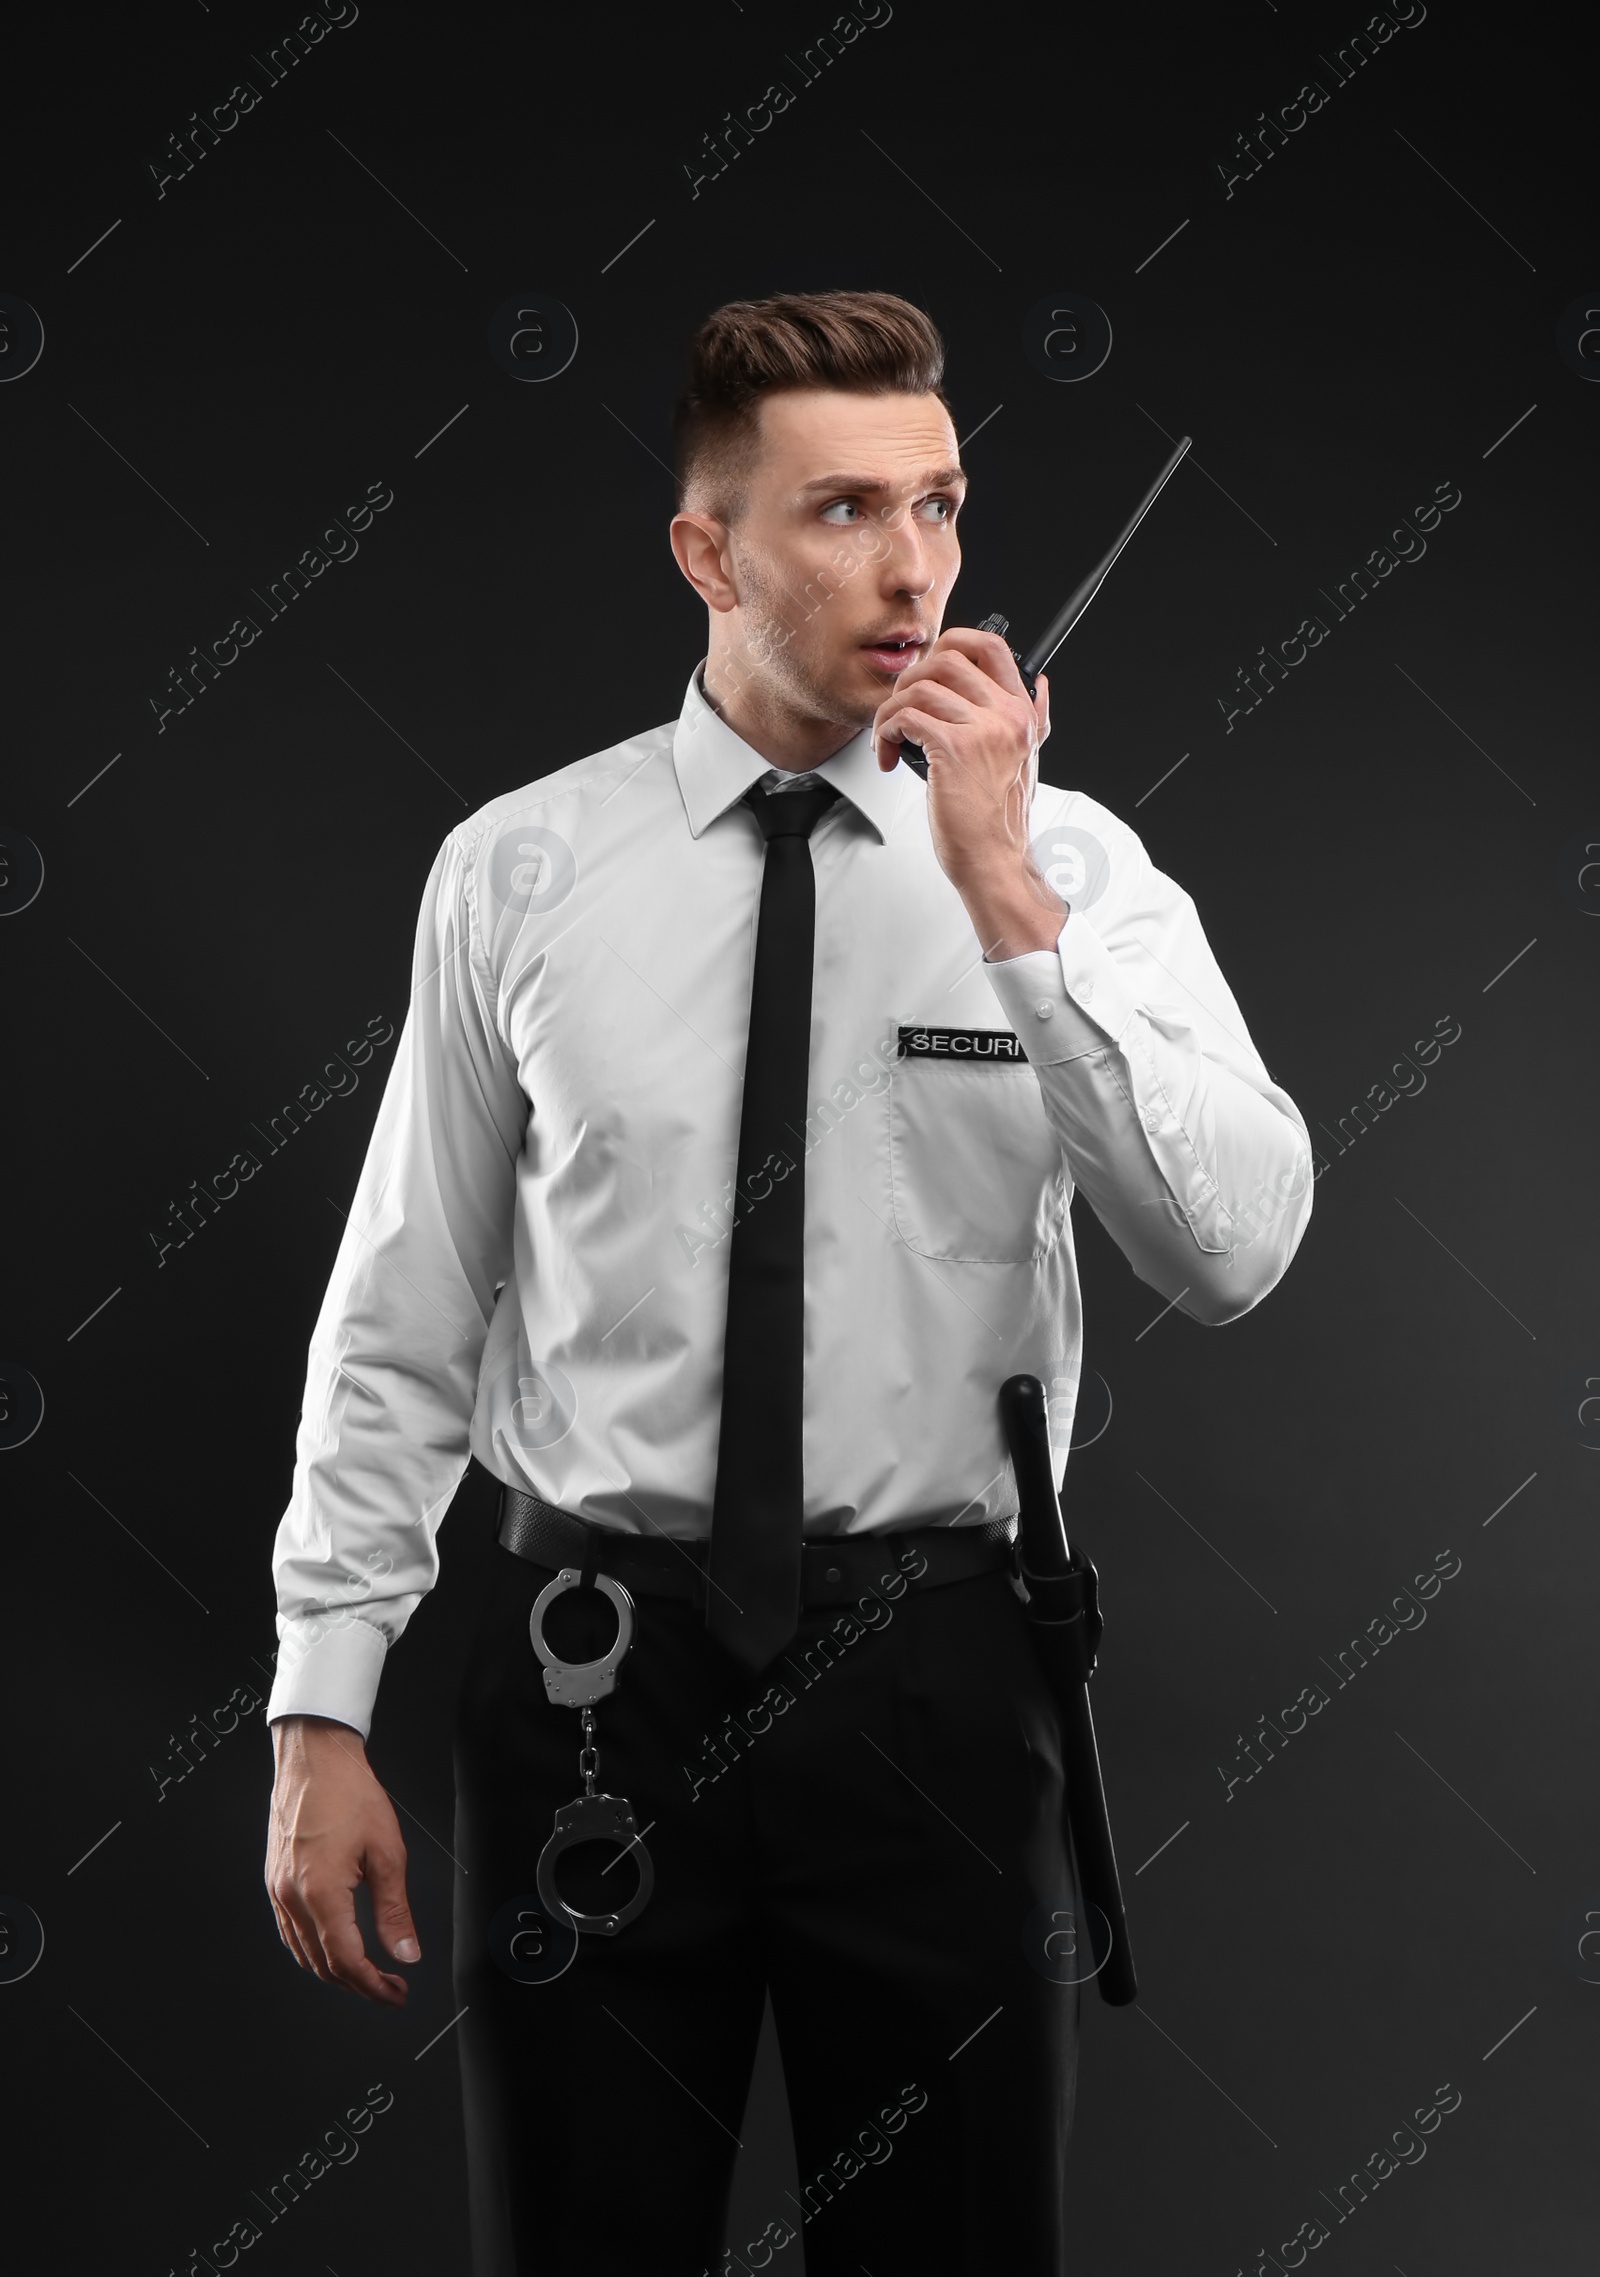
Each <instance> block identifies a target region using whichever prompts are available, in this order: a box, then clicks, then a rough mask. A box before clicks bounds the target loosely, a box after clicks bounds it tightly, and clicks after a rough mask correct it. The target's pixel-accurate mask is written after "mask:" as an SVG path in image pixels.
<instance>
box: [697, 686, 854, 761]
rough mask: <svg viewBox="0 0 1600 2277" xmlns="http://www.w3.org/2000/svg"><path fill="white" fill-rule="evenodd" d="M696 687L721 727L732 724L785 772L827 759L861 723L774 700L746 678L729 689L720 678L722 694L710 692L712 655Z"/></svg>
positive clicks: (755, 748) (766, 758)
mask: <svg viewBox="0 0 1600 2277" xmlns="http://www.w3.org/2000/svg"><path fill="white" fill-rule="evenodd" d="M699 685H700V693H701V695H702V696H704V698H705V700H706V702H707V703H708V704H709V705H710V706H711V709H712V710H713V711H714V712H715V713H716V715H717V717H718V719H720V720H721V721H722V723H723V725H724V726H725V727H730V728H732V730H733V732H734V734H735V735H736V736H738V737H739V739H740V741H741V742H743V743H748V744H749V746H750V748H751V750H752V751H759V752H760V754H761V756H762V758H763V759H765V760H766V762H767V764H768V765H769V766H771V767H781V768H783V769H784V770H785V771H786V772H787V773H791V774H803V773H805V772H807V771H808V770H809V769H810V768H813V767H820V766H821V764H822V762H823V760H824V759H831V758H832V757H833V755H834V753H835V752H836V751H842V750H843V749H844V747H845V745H846V744H847V743H849V742H851V741H852V740H853V739H854V738H855V737H856V736H858V735H859V734H860V733H861V729H862V728H863V727H865V726H866V725H867V722H866V721H865V720H863V721H862V722H861V723H860V725H859V726H855V727H851V726H848V725H843V724H841V723H840V722H839V721H838V720H830V719H818V718H816V717H815V716H814V715H811V714H806V713H801V712H795V711H791V710H789V709H788V708H787V707H785V706H784V705H782V704H781V703H780V702H778V701H777V700H776V699H775V698H774V697H773V696H772V695H771V694H770V692H769V691H767V690H765V689H757V688H752V687H751V685H750V684H749V682H748V681H746V683H745V684H744V686H743V687H740V688H736V689H731V690H730V689H729V687H728V685H727V681H726V679H725V678H724V679H723V680H722V682H721V686H722V691H723V692H722V694H721V695H720V696H719V695H717V694H716V693H714V691H715V689H716V688H717V686H718V673H717V665H716V659H715V658H714V657H712V658H709V659H708V660H707V663H706V666H705V668H704V669H703V670H702V671H701V673H700V681H699Z"/></svg>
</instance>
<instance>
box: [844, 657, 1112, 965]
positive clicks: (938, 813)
mask: <svg viewBox="0 0 1600 2277" xmlns="http://www.w3.org/2000/svg"><path fill="white" fill-rule="evenodd" d="M1049 733H1050V683H1049V681H1048V680H1047V679H1046V678H1045V677H1044V675H1043V673H1041V674H1040V675H1039V679H1038V683H1037V692H1036V694H1035V696H1034V698H1033V700H1032V702H1031V703H1030V702H1029V700H1028V694H1027V690H1026V689H1025V688H1024V686H1023V684H1022V675H1021V674H1020V673H1019V672H1018V670H1017V666H1016V659H1015V658H1014V657H1013V655H1012V653H1011V651H1010V649H1009V648H1008V647H1007V646H1006V643H1005V642H1004V641H1003V640H1002V639H1001V638H1000V635H999V634H998V633H986V632H976V631H973V630H972V629H970V628H969V627H967V626H964V625H955V626H952V627H951V628H950V629H949V630H948V631H946V632H942V633H941V634H940V635H939V637H938V639H937V640H936V641H934V642H932V643H931V645H930V646H929V647H928V648H927V649H925V650H924V651H923V652H922V653H921V654H920V655H919V656H918V657H917V660H916V662H915V663H914V664H909V665H907V667H906V668H905V670H904V671H903V672H902V673H901V674H900V675H899V677H898V678H897V679H896V681H895V684H894V688H893V690H892V692H891V693H890V694H889V695H888V696H887V697H885V699H884V701H883V702H882V704H880V705H879V707H878V711H877V714H876V716H875V718H874V720H873V723H872V735H873V743H874V747H875V749H876V751H877V754H878V765H879V766H880V767H881V768H882V769H883V770H884V772H885V773H887V772H888V771H889V770H890V769H891V768H893V767H894V766H895V765H897V764H898V759H899V746H900V739H901V737H902V736H909V737H911V738H912V739H913V741H915V742H917V743H919V744H921V746H922V748H923V750H924V751H925V752H926V754H927V758H928V829H929V832H930V835H931V836H932V839H933V850H934V853H935V854H936V855H937V857H938V860H939V866H940V868H941V869H942V870H943V871H944V873H945V875H946V877H947V878H948V879H949V880H950V882H951V884H952V885H953V886H954V887H955V888H956V891H957V892H958V893H959V894H960V896H961V898H962V900H963V901H964V902H965V903H966V906H967V913H968V915H969V916H970V917H971V919H972V924H973V930H974V931H975V932H976V934H977V936H978V939H979V940H980V941H981V942H982V943H983V951H984V955H985V957H986V958H988V959H989V961H990V962H991V963H998V962H1000V961H1001V960H1002V959H1003V958H1006V957H1018V956H1022V955H1024V954H1025V953H1026V952H1027V951H1028V950H1031V949H1053V948H1054V947H1055V945H1056V942H1057V940H1058V939H1059V937H1060V933H1061V928H1062V925H1063V924H1064V923H1065V921H1066V916H1067V907H1066V904H1065V903H1064V902H1063V901H1062V900H1061V898H1060V896H1059V895H1058V894H1056V893H1054V892H1052V890H1051V888H1050V887H1049V886H1048V885H1047V884H1046V883H1045V880H1044V878H1043V876H1042V875H1041V874H1040V871H1039V867H1038V864H1037V863H1036V862H1035V861H1034V859H1033V855H1032V851H1031V843H1030V818H1031V815H1032V811H1033V794H1034V789H1035V787H1036V785H1037V783H1038V779H1039V747H1040V745H1041V744H1042V743H1043V742H1044V739H1045V737H1046V736H1047V735H1048V734H1049Z"/></svg>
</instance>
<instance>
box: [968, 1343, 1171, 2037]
mask: <svg viewBox="0 0 1600 2277" xmlns="http://www.w3.org/2000/svg"><path fill="white" fill-rule="evenodd" d="M1000 1418H1001V1422H1002V1424H1003V1426H1004V1428H1005V1435H1006V1445H1007V1448H1008V1449H1009V1451H1010V1455H1011V1467H1012V1470H1013V1471H1014V1472H1015V1474H1016V1481H1017V1503H1018V1512H1019V1516H1018V1520H1017V1562H1018V1565H1019V1567H1020V1569H1021V1574H1022V1579H1023V1582H1024V1584H1025V1585H1026V1587H1027V1591H1028V1599H1029V1602H1028V1627H1029V1633H1030V1634H1031V1636H1032V1638H1033V1642H1034V1646H1035V1648H1036V1650H1037V1652H1038V1655H1039V1660H1040V1664H1041V1666H1042V1667H1043V1669H1044V1673H1045V1678H1046V1680H1047V1682H1048V1683H1049V1686H1050V1689H1051V1692H1052V1693H1053V1694H1054V1696H1055V1701H1056V1705H1057V1707H1058V1708H1059V1709H1060V1711H1061V1751H1062V1758H1063V1768H1064V1770H1065V1772H1066V1784H1067V1824H1068V1827H1069V1828H1070V1830H1071V1834H1072V1848H1073V1852H1074V1855H1075V1856H1076V1858H1077V1862H1078V1890H1079V1894H1080V1896H1081V1897H1082V1899H1083V1902H1084V1907H1085V1910H1086V1912H1087V1914H1088V1923H1087V1928H1088V1935H1089V1949H1090V1952H1091V1954H1092V1956H1093V1959H1094V1963H1095V1974H1096V1978H1097V1980H1098V1983H1099V1986H1100V1997H1101V1999H1102V2000H1104V2001H1107V2002H1108V2003H1109V2004H1110V2005H1111V2006H1112V2007H1113V2008H1122V2007H1125V2006H1126V2005H1127V2003H1128V2002H1129V2001H1130V2000H1134V1999H1136V1998H1137V1997H1138V1991H1139V1988H1138V1985H1137V1983H1136V1982H1135V1980H1134V1974H1133V1954H1132V1951H1131V1950H1130V1948H1129V1944H1128V1921H1127V1915H1126V1914H1125V1913H1124V1911H1123V1907H1122V1884H1121V1882H1120V1881H1119V1879H1118V1876H1117V1858H1116V1852H1115V1851H1114V1850H1113V1848H1112V1846H1111V1821H1110V1819H1109V1818H1108V1817H1107V1816H1106V1790H1105V1783H1104V1781H1103V1780H1102V1778H1101V1776H1100V1753H1099V1750H1098V1748H1097V1747H1096V1746H1095V1740H1094V1716H1093V1713H1092V1711H1091V1709H1090V1706H1089V1679H1090V1677H1091V1676H1092V1675H1093V1674H1094V1668H1095V1654H1096V1651H1097V1649H1098V1647H1099V1643H1100V1630H1101V1620H1100V1604H1099V1577H1098V1575H1097V1574H1096V1572H1095V1569H1094V1567H1093V1566H1092V1565H1091V1564H1090V1562H1089V1560H1088V1558H1087V1557H1085V1555H1084V1553H1083V1551H1082V1550H1081V1549H1074V1548H1073V1547H1072V1546H1071V1545H1070V1544H1069V1543H1068V1540H1067V1530H1066V1526H1065V1524H1064V1522H1063V1520H1062V1515H1061V1503H1060V1500H1059V1498H1058V1496H1057V1494H1056V1488H1055V1474H1054V1469H1053V1466H1052V1463H1051V1457H1050V1420H1049V1416H1048V1414H1047V1412H1046V1408H1045V1393H1044V1386H1043V1384H1042V1383H1041V1382H1040V1381H1039V1379H1038V1377H1037V1376H1010V1377H1008V1378H1007V1380H1006V1381H1005V1382H1004V1383H1003V1384H1002V1385H1001V1386H1000ZM1096 1915H1098V1916H1099V1919H1098V1920H1097V1919H1096Z"/></svg>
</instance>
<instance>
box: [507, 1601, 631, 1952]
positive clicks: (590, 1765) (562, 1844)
mask: <svg viewBox="0 0 1600 2277" xmlns="http://www.w3.org/2000/svg"><path fill="white" fill-rule="evenodd" d="M582 1579H583V1576H582V1574H581V1573H580V1572H579V1570H578V1568H577V1567H576V1566H571V1565H569V1566H563V1567H562V1569H561V1571H560V1572H559V1573H558V1574H557V1575H556V1577H555V1579H554V1581H550V1582H547V1583H546V1584H545V1586H544V1588H543V1589H541V1590H540V1592H539V1594H538V1596H537V1597H536V1598H535V1599H534V1601H533V1611H532V1612H531V1613H530V1614H529V1615H528V1634H529V1636H530V1637H531V1639H532V1640H533V1649H534V1651H535V1652H536V1653H537V1654H538V1656H539V1658H540V1660H541V1661H542V1662H543V1664H544V1688H545V1691H546V1692H547V1693H548V1695H549V1697H550V1698H551V1700H553V1701H554V1702H555V1704H556V1706H557V1707H563V1708H577V1709H578V1710H580V1712H581V1715H582V1720H583V1744H582V1746H581V1747H580V1748H579V1750H578V1771H579V1774H580V1776H581V1777H582V1780H583V1793H582V1794H581V1795H578V1796H576V1797H575V1798H574V1799H573V1800H572V1801H571V1802H570V1803H566V1804H564V1805H563V1806H562V1807H561V1808H560V1809H559V1810H558V1811H557V1812H556V1822H555V1826H554V1828H553V1830H552V1832H551V1835H550V1839H549V1841H548V1842H547V1843H546V1844H545V1846H544V1848H543V1849H542V1850H541V1851H540V1853H539V1867H538V1873H537V1876H536V1883H537V1887H538V1891H539V1902H540V1903H541V1904H542V1905H543V1907H544V1909H545V1911H546V1912H547V1913H548V1914H549V1915H550V1916H551V1918H552V1919H553V1920H559V1919H561V1918H562V1917H565V1918H566V1919H567V1920H568V1921H570V1922H571V1923H572V1926H573V1928H574V1929H577V1930H581V1931H586V1932H590V1933H598V1934H599V1935H601V1936H604V1937H614V1936H615V1935H616V1933H617V1931H618V1930H619V1929H626V1927H627V1926H628V1923H629V1922H630V1921H636V1920H637V1919H638V1917H639V1915H640V1914H641V1913H643V1911H644V1909H645V1907H646V1906H647V1905H648V1904H649V1902H650V1893H651V1891H652V1890H653V1889H654V1888H655V1879H656V1877H655V1868H654V1866H653V1865H652V1864H651V1862H650V1853H649V1851H648V1850H647V1849H646V1848H645V1846H644V1841H643V1838H642V1837H641V1835H640V1834H639V1831H638V1828H637V1826H636V1825H635V1822H634V1815H633V1805H632V1803H630V1802H629V1800H628V1798H627V1796H626V1795H608V1794H604V1793H600V1794H597V1793H596V1792H595V1779H596V1777H597V1776H598V1773H599V1769H600V1754H599V1750H598V1748H597V1747H596V1746H595V1739H594V1710H595V1703H596V1702H597V1701H599V1700H604V1699H608V1698H609V1697H610V1695H611V1694H612V1693H613V1692H614V1691H615V1690H616V1688H617V1671H618V1669H619V1668H620V1667H621V1665H622V1661H623V1659H624V1657H625V1655H626V1653H627V1651H628V1648H629V1646H630V1645H631V1644H632V1642H633V1631H634V1611H633V1599H632V1598H631V1597H630V1596H629V1595H628V1592H627V1590H626V1589H624V1588H623V1586H622V1584H621V1582H620V1581H613V1580H612V1578H611V1576H610V1575H609V1574H606V1573H597V1574H595V1575H594V1576H593V1581H594V1586H595V1588H596V1589H599V1590H602V1591H603V1592H604V1594H605V1595H606V1596H607V1597H609V1598H610V1600H611V1602H612V1604H613V1605H614V1606H615V1607H616V1609H617V1633H616V1635H615V1637H614V1638H613V1639H612V1641H611V1644H610V1646H609V1648H608V1649H607V1650H606V1651H605V1652H604V1653H602V1654H601V1656H600V1658H599V1659H598V1660H586V1661H568V1660H561V1659H558V1658H557V1656H556V1654H555V1653H553V1652H552V1651H551V1650H550V1647H549V1646H548V1645H547V1644H546V1643H545V1641H544V1617H545V1614H546V1612H547V1611H548V1610H549V1608H550V1607H551V1606H552V1605H553V1604H554V1603H555V1601H556V1599H557V1598H558V1597H560V1596H562V1595H563V1594H564V1593H565V1591H567V1590H569V1589H576V1588H577V1586H578V1584H579V1582H580V1581H581V1580H582ZM645 1831H646V1832H647V1833H648V1831H649V1829H648V1828H646V1830H645ZM576 1842H615V1843H617V1844H618V1845H619V1848H618V1851H617V1857H616V1858H613V1859H612V1861H611V1865H610V1866H607V1867H605V1868H604V1869H603V1870H604V1871H605V1872H606V1873H608V1874H609V1873H610V1871H611V1866H614V1865H616V1864H617V1862H618V1859H620V1858H622V1857H623V1856H625V1855H626V1854H627V1853H628V1852H629V1851H632V1852H633V1853H634V1862H635V1864H636V1866H637V1868H638V1874H639V1886H638V1888H637V1889H636V1890H635V1891H634V1893H633V1895H632V1897H631V1898H629V1899H628V1901H627V1903H626V1904H625V1905H619V1906H618V1907H617V1908H616V1910H615V1911H614V1912H610V1913H580V1912H579V1910H578V1909H577V1907H576V1906H571V1905H568V1903H567V1901H566V1899H565V1898H564V1897H563V1896H562V1895H561V1893H560V1891H559V1890H558V1889H557V1888H556V1862H557V1860H558V1859H559V1858H560V1856H561V1853H562V1852H563V1851H564V1850H570V1849H571V1848H572V1846H573V1844H574V1843H576Z"/></svg>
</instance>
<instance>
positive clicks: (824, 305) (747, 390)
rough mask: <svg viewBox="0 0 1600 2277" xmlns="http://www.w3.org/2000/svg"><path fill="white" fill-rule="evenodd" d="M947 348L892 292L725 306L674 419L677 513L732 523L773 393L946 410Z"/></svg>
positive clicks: (693, 353) (694, 352) (703, 333)
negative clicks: (906, 400) (839, 392)
mask: <svg viewBox="0 0 1600 2277" xmlns="http://www.w3.org/2000/svg"><path fill="white" fill-rule="evenodd" d="M943 378H944V342H943V340H942V339H941V338H940V336H939V332H938V328H937V326H936V325H935V324H934V322H933V319H932V318H931V317H929V316H926V315H924V313H923V311H922V310H921V309H920V308H915V307H913V305H912V304H911V302H910V301H908V300H901V299H900V298H899V296H898V295H897V294H895V293H876V292H861V293H852V292H831V293H774V294H773V295H772V296H771V297H770V298H769V299H767V300H730V301H728V302H727V303H726V304H725V305H724V306H723V307H721V308H718V309H714V310H713V311H712V313H711V314H710V315H709V316H708V317H707V318H706V320H705V322H704V323H703V324H702V325H701V327H700V329H699V331H698V332H697V333H696V334H695V336H694V342H693V345H692V347H691V349H690V353H689V377H688V379H687V381H686V382H685V384H684V387H683V389H682V391H681V392H680V394H679V396H678V400H677V402H676V403H675V405H674V406H673V412H672V449H673V457H674V459H675V461H676V465H677V484H678V509H679V512H680V513H681V512H682V511H683V510H684V509H685V508H686V507H690V506H691V504H692V506H693V508H694V510H697V511H702V512H705V513H710V514H714V515H715V516H716V518H717V519H718V521H721V522H728V523H733V522H737V521H738V520H739V519H740V518H741V516H742V515H743V513H744V510H745V505H746V497H745V485H746V484H747V483H748V481H749V478H750V473H751V470H752V468H753V467H754V465H755V462H756V458H757V455H758V453H759V450H760V442H761V429H760V405H761V398H762V397H763V396H764V395H771V394H774V393H776V392H777V390H778V389H780V388H839V389H843V390H844V391H846V392H847V393H850V394H854V395H932V396H936V397H937V398H938V400H939V401H940V402H941V403H942V404H943V405H944V407H945V409H946V410H947V411H948V410H949V409H950V404H949V401H948V399H947V397H946V395H945V393H944V389H943V386H942V385H941V382H942V381H943Z"/></svg>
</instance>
